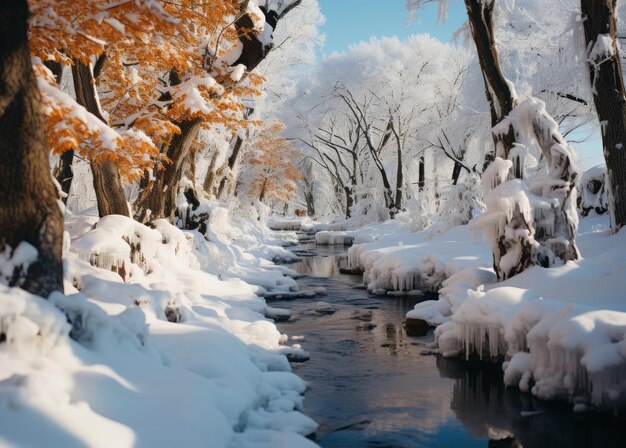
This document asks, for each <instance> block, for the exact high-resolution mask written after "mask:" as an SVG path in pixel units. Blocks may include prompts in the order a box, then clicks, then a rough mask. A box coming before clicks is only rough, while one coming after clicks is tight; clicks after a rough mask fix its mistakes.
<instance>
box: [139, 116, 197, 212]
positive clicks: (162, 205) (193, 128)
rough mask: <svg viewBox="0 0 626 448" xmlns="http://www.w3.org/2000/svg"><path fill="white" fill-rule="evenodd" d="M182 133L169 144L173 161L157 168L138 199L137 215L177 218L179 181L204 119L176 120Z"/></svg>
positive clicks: (169, 153)
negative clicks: (179, 121) (175, 216)
mask: <svg viewBox="0 0 626 448" xmlns="http://www.w3.org/2000/svg"><path fill="white" fill-rule="evenodd" d="M176 125H177V126H178V127H179V128H180V134H177V135H176V136H174V138H173V139H172V142H171V143H170V145H169V147H168V148H167V157H168V158H169V159H170V161H171V163H168V164H166V165H165V166H164V167H163V168H162V169H160V170H157V171H156V172H155V175H154V179H152V180H150V181H149V182H148V185H147V186H146V187H145V188H144V189H143V190H141V192H140V193H139V197H138V198H137V202H136V203H135V219H136V220H137V221H140V222H147V221H152V220H154V219H158V218H167V219H170V220H171V219H173V218H174V214H175V212H176V197H177V196H178V182H179V181H180V178H181V174H182V169H183V162H184V161H185V159H186V158H187V156H188V155H189V153H190V150H191V144H192V143H193V140H194V139H195V138H196V135H198V131H199V130H200V125H201V120H200V119H199V118H194V119H192V120H186V121H183V122H182V123H176Z"/></svg>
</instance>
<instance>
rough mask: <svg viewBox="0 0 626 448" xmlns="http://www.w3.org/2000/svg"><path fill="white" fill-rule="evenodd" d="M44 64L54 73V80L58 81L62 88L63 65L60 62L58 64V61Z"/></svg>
mask: <svg viewBox="0 0 626 448" xmlns="http://www.w3.org/2000/svg"><path fill="white" fill-rule="evenodd" d="M43 64H44V65H45V66H46V68H47V69H48V70H50V71H51V72H52V74H53V75H54V79H55V80H56V82H57V84H58V85H59V86H60V85H61V80H62V79H63V64H61V63H60V62H56V61H46V62H44V63H43Z"/></svg>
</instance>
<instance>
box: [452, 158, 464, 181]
mask: <svg viewBox="0 0 626 448" xmlns="http://www.w3.org/2000/svg"><path fill="white" fill-rule="evenodd" d="M462 169H463V165H461V164H460V163H459V162H454V168H452V185H456V184H457V183H458V182H459V177H460V176H461V170H462Z"/></svg>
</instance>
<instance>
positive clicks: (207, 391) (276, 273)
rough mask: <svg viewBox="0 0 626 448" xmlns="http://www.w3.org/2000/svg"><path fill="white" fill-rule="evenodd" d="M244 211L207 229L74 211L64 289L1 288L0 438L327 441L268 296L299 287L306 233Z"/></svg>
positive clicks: (223, 214)
mask: <svg viewBox="0 0 626 448" xmlns="http://www.w3.org/2000/svg"><path fill="white" fill-rule="evenodd" d="M237 212H238V213H239V214H237V213H235V214H234V215H233V214H232V213H231V212H229V210H226V209H223V208H220V207H215V208H214V209H212V210H211V220H210V222H209V226H208V230H207V232H206V237H207V238H206V239H205V237H204V236H203V235H201V234H200V233H198V232H196V231H181V230H179V229H178V228H176V227H174V226H172V225H171V224H169V223H168V222H166V221H165V220H159V221H155V222H154V223H152V225H151V226H150V227H149V226H145V225H142V224H140V223H138V222H136V221H133V220H131V219H130V218H125V217H122V216H109V217H106V218H103V219H98V218H97V216H96V215H94V214H89V213H87V214H79V215H72V214H69V213H68V214H67V216H66V221H65V222H66V234H65V244H64V246H65V249H64V262H65V265H66V269H65V295H62V294H55V295H53V296H52V297H50V299H49V300H44V299H42V298H40V297H37V296H34V295H32V294H28V293H26V292H24V291H22V290H20V289H17V288H8V287H6V286H0V342H2V344H0V446H16V447H26V446H59V447H61V446H62V447H84V446H90V447H110V446H116V447H141V446H145V447H154V446H185V447H206V446H207V444H208V445H209V446H211V447H212V448H220V447H223V448H246V447H268V448H275V447H280V446H283V447H289V448H292V447H294V448H295V447H298V448H300V447H301V448H310V447H313V446H315V444H314V443H313V442H311V441H310V440H308V439H307V438H306V437H305V436H306V435H307V434H310V433H312V432H314V431H315V429H316V428H317V424H316V423H315V422H314V421H313V420H311V419H310V418H309V417H306V416H305V415H304V414H302V413H301V412H300V411H299V410H300V409H301V407H302V400H303V393H304V391H305V389H306V384H305V382H304V381H302V380H301V379H300V378H299V377H298V376H296V375H295V374H293V373H292V372H291V367H290V365H289V363H288V361H287V357H286V355H293V354H296V355H297V354H299V353H301V352H302V350H301V349H299V348H297V347H291V346H288V345H285V344H284V342H285V340H284V337H283V336H282V335H281V333H280V332H279V331H278V329H277V328H276V326H275V324H274V323H273V322H272V321H270V320H268V319H266V318H265V317H264V312H265V309H266V303H265V301H264V300H263V298H262V297H260V296H263V295H265V294H267V293H268V292H280V291H283V292H290V291H292V290H294V289H296V288H297V285H296V283H295V281H294V280H293V279H292V278H291V277H288V276H286V275H285V273H286V272H288V271H289V269H288V268H286V267H283V266H277V265H275V264H274V262H273V261H271V260H273V259H283V260H284V259H295V258H296V257H294V256H293V254H292V253H291V252H290V251H289V250H288V249H286V248H285V247H283V246H284V245H289V244H293V243H294V242H295V241H296V238H295V235H293V234H281V235H278V234H276V233H274V232H272V231H270V230H269V229H268V228H267V227H265V226H264V225H263V224H262V223H261V222H259V221H258V220H256V217H255V216H251V214H253V213H254V210H253V209H243V210H239V211H237ZM26 255H27V253H26ZM2 267H3V268H4V267H6V266H2Z"/></svg>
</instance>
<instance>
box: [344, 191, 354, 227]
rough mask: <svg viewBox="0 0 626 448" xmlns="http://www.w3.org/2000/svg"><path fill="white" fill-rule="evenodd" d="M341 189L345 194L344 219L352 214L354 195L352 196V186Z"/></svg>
mask: <svg viewBox="0 0 626 448" xmlns="http://www.w3.org/2000/svg"><path fill="white" fill-rule="evenodd" d="M343 191H344V193H345V195H346V219H348V218H350V217H351V216H352V206H353V205H354V197H353V196H352V188H350V187H349V186H345V187H343Z"/></svg>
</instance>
